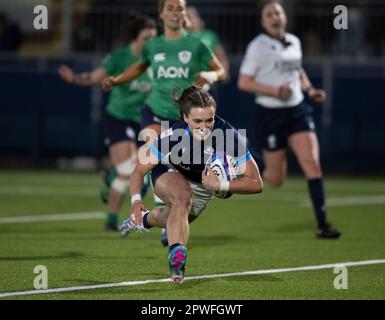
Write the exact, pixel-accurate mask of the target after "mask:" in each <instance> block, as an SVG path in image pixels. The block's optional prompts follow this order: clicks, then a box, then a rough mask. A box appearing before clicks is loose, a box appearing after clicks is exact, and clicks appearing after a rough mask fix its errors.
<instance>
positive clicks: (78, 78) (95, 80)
mask: <svg viewBox="0 0 385 320" xmlns="http://www.w3.org/2000/svg"><path fill="white" fill-rule="evenodd" d="M58 74H59V76H60V77H61V78H62V79H63V80H64V81H66V82H68V83H70V84H74V85H77V86H84V87H91V86H95V85H97V84H99V83H100V82H101V81H102V80H103V79H104V78H105V77H106V76H108V74H107V71H106V70H105V69H104V68H102V67H99V68H96V69H94V70H92V71H90V72H83V73H80V74H77V73H75V71H74V70H73V69H71V68H70V67H68V66H67V65H64V64H63V65H61V66H60V67H59V69H58Z"/></svg>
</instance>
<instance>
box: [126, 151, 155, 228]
mask: <svg viewBox="0 0 385 320" xmlns="http://www.w3.org/2000/svg"><path fill="white" fill-rule="evenodd" d="M142 148H143V147H142ZM146 154H147V158H146V159H145V160H146V161H143V159H139V161H138V163H137V165H136V167H135V169H134V171H133V172H132V173H131V176H130V193H131V215H134V216H135V222H136V223H137V224H140V223H142V214H141V211H142V210H145V207H144V204H143V202H142V198H141V196H140V193H141V190H142V186H143V179H144V176H145V175H146V174H147V173H148V172H150V171H151V170H152V169H153V168H154V167H155V166H156V165H157V164H158V163H159V159H158V158H156V157H155V156H154V155H153V154H151V153H150V151H149V150H148V152H147V153H146ZM141 160H142V161H141Z"/></svg>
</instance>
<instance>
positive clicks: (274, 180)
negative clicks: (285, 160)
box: [263, 171, 285, 188]
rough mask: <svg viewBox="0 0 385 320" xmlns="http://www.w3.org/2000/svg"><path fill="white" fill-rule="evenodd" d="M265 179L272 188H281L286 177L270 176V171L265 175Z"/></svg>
mask: <svg viewBox="0 0 385 320" xmlns="http://www.w3.org/2000/svg"><path fill="white" fill-rule="evenodd" d="M263 179H264V180H265V181H266V182H267V183H268V184H269V185H270V186H271V187H272V188H279V187H281V186H282V185H283V182H284V181H285V177H284V176H282V175H277V174H269V172H268V171H265V172H264V173H263Z"/></svg>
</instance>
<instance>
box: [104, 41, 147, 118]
mask: <svg viewBox="0 0 385 320" xmlns="http://www.w3.org/2000/svg"><path fill="white" fill-rule="evenodd" d="M138 59H139V56H135V55H134V53H133V52H132V49H131V47H129V46H128V47H124V48H120V49H117V50H116V51H114V52H113V53H112V54H111V55H109V56H107V57H106V58H105V59H104V61H103V62H102V67H103V68H104V69H106V71H107V73H108V74H109V75H111V76H116V75H118V74H120V73H122V72H123V71H124V70H126V69H127V68H128V67H129V66H130V65H132V64H133V63H135V62H136V61H138ZM149 72H150V68H149V69H148V70H147V72H145V73H143V74H142V75H141V76H140V77H139V78H137V79H135V80H133V81H131V82H129V83H125V84H123V85H120V86H117V87H115V88H113V89H112V90H111V93H110V98H109V101H108V105H107V109H106V110H107V113H108V114H109V115H112V116H114V117H116V118H118V119H121V120H125V121H134V122H140V109H141V108H142V107H143V105H144V104H145V101H146V99H147V97H148V95H149V92H150V91H151V79H150V74H149Z"/></svg>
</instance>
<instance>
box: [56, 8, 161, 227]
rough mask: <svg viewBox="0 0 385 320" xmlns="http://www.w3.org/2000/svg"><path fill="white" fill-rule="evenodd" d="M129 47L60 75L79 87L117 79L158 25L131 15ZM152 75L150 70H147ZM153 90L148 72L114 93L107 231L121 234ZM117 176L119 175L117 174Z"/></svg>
mask: <svg viewBox="0 0 385 320" xmlns="http://www.w3.org/2000/svg"><path fill="white" fill-rule="evenodd" d="M127 19H128V21H129V29H128V30H127V33H128V39H129V41H130V43H129V45H128V46H126V47H123V48H120V49H117V50H116V51H114V52H113V53H112V54H111V55H109V56H107V57H106V58H105V59H104V61H103V62H102V64H101V66H100V67H97V68H96V69H94V70H92V71H90V72H85V73H81V74H76V73H75V72H74V71H73V70H72V69H71V68H69V67H68V66H65V65H62V66H61V67H60V68H59V70H58V72H59V75H60V76H61V77H62V79H63V80H65V81H67V82H68V83H71V84H75V85H79V86H94V85H99V84H100V82H101V81H102V79H104V78H105V77H107V76H110V75H117V74H119V73H120V72H122V71H124V70H125V69H126V68H127V67H128V66H130V65H132V64H134V63H135V62H136V61H137V60H138V58H139V56H140V54H141V51H142V48H143V45H144V43H145V42H146V41H147V40H148V39H150V38H152V37H155V36H156V23H155V21H154V20H152V19H151V18H149V17H146V16H143V15H141V14H138V13H131V14H129V16H128V17H127ZM147 71H148V70H147ZM150 90H151V79H150V75H149V74H148V72H143V74H142V75H141V76H140V78H138V79H137V80H136V81H133V82H131V83H129V84H126V85H123V86H120V87H117V88H114V89H113V90H112V91H111V95H110V97H109V101H108V105H107V107H106V112H105V114H104V119H103V125H104V130H105V136H106V143H107V145H108V148H109V156H110V160H111V163H112V165H113V167H114V168H115V171H111V172H110V173H107V176H106V177H105V179H106V180H107V184H108V185H110V186H111V188H109V189H107V196H106V197H107V198H108V199H106V202H108V207H107V211H108V214H107V221H106V224H105V228H106V230H117V224H118V214H119V211H120V208H121V206H122V204H123V200H124V196H125V193H126V191H127V189H128V186H129V176H130V174H131V172H132V171H133V170H134V167H135V164H136V159H137V143H138V134H139V131H140V124H139V123H140V109H141V108H142V107H143V106H144V104H145V100H146V98H147V97H148V94H149V92H150ZM114 172H116V173H114Z"/></svg>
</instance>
